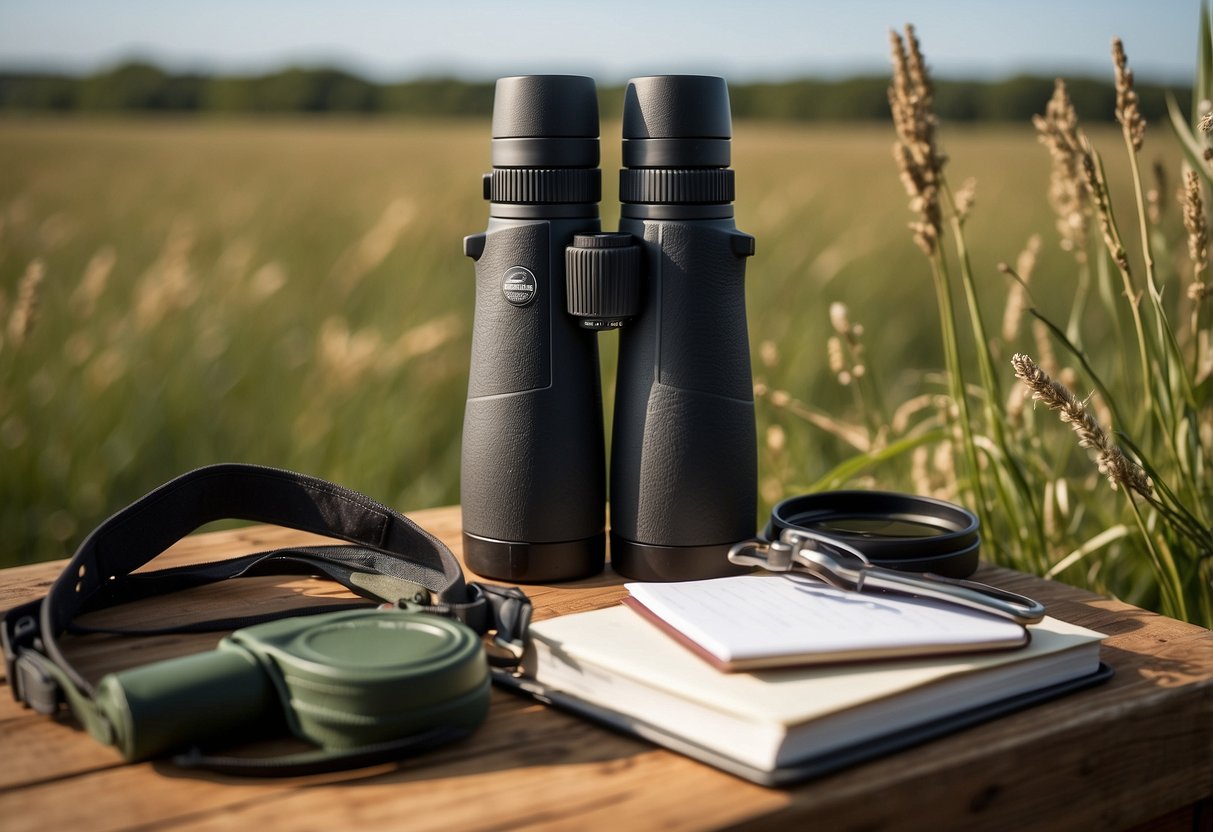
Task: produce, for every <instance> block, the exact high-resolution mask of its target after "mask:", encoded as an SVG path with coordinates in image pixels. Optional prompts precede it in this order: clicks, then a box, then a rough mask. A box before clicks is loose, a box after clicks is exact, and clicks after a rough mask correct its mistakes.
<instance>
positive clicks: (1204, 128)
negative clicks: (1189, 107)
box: [1196, 111, 1213, 133]
mask: <svg viewBox="0 0 1213 832" xmlns="http://www.w3.org/2000/svg"><path fill="white" fill-rule="evenodd" d="M1196 129H1197V130H1199V131H1200V132H1202V133H1213V111H1210V112H1208V113H1205V115H1204V117H1203V118H1202V119H1201V120H1200V123H1199V124H1197V125H1196Z"/></svg>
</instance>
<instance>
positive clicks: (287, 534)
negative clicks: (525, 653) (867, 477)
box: [0, 507, 1213, 832]
mask: <svg viewBox="0 0 1213 832" xmlns="http://www.w3.org/2000/svg"><path fill="white" fill-rule="evenodd" d="M412 517H413V519H415V520H416V521H417V522H418V523H420V524H421V525H422V526H423V527H425V528H427V529H429V530H431V531H432V532H434V533H435V534H437V535H438V536H439V537H441V538H442V539H444V540H445V541H446V542H447V543H448V544H449V545H450V546H451V548H452V549H453V550H454V551H455V552H456V553H457V554H458V553H459V551H460V545H459V537H460V535H459V510H458V507H452V508H441V509H430V510H426V511H418V512H415V513H414V514H413V515H412ZM314 540H316V539H315V538H312V537H311V536H309V535H304V534H301V533H298V532H292V531H288V530H284V529H277V528H272V527H266V526H254V527H249V528H246V529H239V530H235V531H226V532H215V533H211V534H202V535H196V536H194V537H191V538H189V539H187V540H185V541H183V542H181V543H179V544H178V545H176V546H175V547H173V548H172V549H171V550H170V551H169V552H168V553H166V554H165V555H164V556H163V557H161V558H159V559H157V561H155V562H154V563H153V566H154V567H159V566H166V565H170V564H173V563H184V562H187V561H194V560H204V559H207V560H209V559H216V558H220V557H226V556H230V555H234V554H238V553H243V552H249V551H258V550H262V549H266V548H273V547H276V546H280V545H286V544H288V543H291V544H295V543H302V542H313V541H314ZM61 568H62V563H61V562H60V563H46V564H36V565H32V566H23V567H17V568H13V569H7V570H3V571H2V572H0V608H3V609H7V608H8V607H10V606H12V605H14V604H17V603H20V602H22V601H25V600H27V599H31V598H35V597H37V596H39V595H42V594H44V593H45V592H46V589H47V587H48V586H49V584H50V582H51V581H52V580H53V579H54V577H55V576H56V575H57V574H58V572H59V570H60V569H61ZM978 577H979V578H980V579H982V580H985V581H988V582H991V583H995V584H998V585H999V586H1003V587H1006V588H1008V589H1011V590H1014V591H1016V592H1021V593H1025V594H1028V595H1032V596H1035V597H1037V598H1039V599H1041V600H1042V601H1045V602H1046V603H1047V604H1048V605H1049V610H1050V613H1051V614H1052V615H1054V616H1056V617H1059V618H1062V619H1065V620H1067V621H1072V622H1074V623H1076V624H1081V625H1083V626H1086V627H1091V628H1093V629H1096V630H1100V631H1102V632H1104V633H1107V634H1108V636H1109V638H1108V640H1107V641H1106V642H1105V644H1104V647H1103V660H1104V661H1105V662H1107V663H1108V664H1110V665H1112V667H1113V668H1114V669H1115V671H1116V676H1115V678H1114V679H1113V680H1112V681H1111V682H1109V683H1108V684H1106V685H1103V686H1101V687H1098V688H1094V689H1091V690H1087V691H1084V692H1081V693H1077V694H1074V695H1072V696H1069V697H1067V698H1064V699H1062V700H1058V701H1055V702H1052V703H1049V704H1046V705H1042V706H1038V707H1035V708H1032V709H1030V710H1027V711H1023V712H1020V713H1017V714H1014V715H1012V716H1009V717H1005V718H1003V719H1000V720H997V721H996V722H992V723H987V724H985V725H981V726H978V727H976V728H973V729H970V730H967V731H964V732H962V733H959V734H954V735H952V736H950V737H946V738H943V739H940V740H936V741H934V742H931V743H928V744H926V745H922V746H919V747H917V748H915V749H911V750H909V751H906V752H903V753H900V754H897V755H894V756H891V757H887V758H884V759H881V760H877V761H875V762H871V763H868V764H865V765H862V766H859V767H857V768H853V769H850V770H847V771H844V772H841V773H839V774H835V775H833V776H830V777H827V778H825V779H823V780H819V781H816V782H811V783H807V784H804V785H802V786H800V787H798V788H793V789H766V788H762V787H760V786H755V785H753V784H750V783H747V782H745V781H742V780H738V779H736V778H734V777H732V776H730V775H727V774H723V773H721V772H719V771H716V770H715V769H712V768H709V767H707V766H704V765H701V764H699V763H695V762H693V761H691V760H689V759H686V758H683V757H680V756H678V755H676V754H674V753H672V752H668V751H665V750H663V749H660V748H656V747H654V746H651V745H648V744H646V743H644V742H641V741H638V740H634V739H630V738H628V737H625V736H621V735H619V734H615V733H612V732H610V731H607V730H605V729H602V728H600V727H597V726H595V725H593V724H590V723H588V722H584V721H582V720H580V719H577V718H575V717H573V716H570V715H568V714H565V713H561V712H559V711H556V710H552V709H549V708H547V707H545V706H543V705H540V704H538V703H536V702H533V701H530V700H528V699H525V698H522V697H519V696H517V695H514V694H511V693H507V692H504V691H500V690H494V692H493V704H492V711H491V714H490V716H489V720H488V722H487V723H486V725H485V726H484V727H483V728H481V729H480V730H479V731H478V732H477V733H476V734H475V735H474V736H473V737H472V738H471V739H470V740H468V741H465V742H463V743H460V744H457V745H454V746H450V747H447V748H444V749H440V750H438V751H436V752H433V753H430V754H428V755H426V756H424V757H420V758H417V759H415V760H413V761H411V762H407V763H403V764H400V765H392V766H380V767H378V768H373V769H367V770H363V771H358V772H352V773H344V774H341V775H327V776H316V777H310V778H297V779H292V780H280V781H270V782H267V781H264V780H246V779H238V778H230V777H221V776H212V775H197V774H186V773H184V772H182V771H180V770H178V769H175V768H174V767H173V766H171V765H169V764H166V763H146V764H141V765H124V764H123V763H122V762H121V760H120V758H119V757H118V755H117V754H116V753H115V752H114V751H113V750H111V749H109V748H105V747H102V746H100V745H99V744H97V743H96V742H94V741H93V740H92V739H91V738H90V737H88V736H87V735H86V734H84V733H83V732H81V731H80V730H79V729H77V728H75V727H73V726H72V724H71V723H70V721H68V720H64V721H56V720H51V719H48V718H47V717H44V716H40V715H37V714H35V713H33V712H31V711H28V710H24V709H22V708H21V706H19V705H17V704H15V703H14V702H13V701H12V699H11V698H10V697H9V696H8V694H7V692H4V694H3V695H2V696H0V760H2V761H3V762H2V764H0V830H4V831H5V832H17V830H23V829H37V830H39V832H48V830H61V829H64V830H68V829H70V830H74V831H75V832H79V831H80V830H92V829H131V828H156V829H164V828H172V829H189V830H203V829H225V830H228V829H259V830H269V829H281V828H290V829H315V830H324V831H325V832H331V831H332V830H339V829H358V830H365V829H369V828H379V827H389V828H400V829H404V828H408V829H440V830H444V831H445V830H452V829H490V828H491V829H500V828H505V827H518V826H526V827H537V828H562V829H568V828H576V829H584V828H591V827H609V828H613V829H625V830H635V829H648V828H654V827H662V828H671V829H684V828H703V827H721V826H732V825H745V826H747V827H772V828H784V829H830V830H833V829H848V828H852V829H853V828H862V829H921V828H927V827H930V828H935V829H972V828H982V829H986V828H989V829H1017V830H1032V832H1036V830H1043V829H1073V830H1088V829H1120V828H1131V827H1134V826H1141V825H1144V828H1148V829H1151V830H1157V829H1193V828H1196V829H1209V828H1213V633H1211V632H1210V631H1208V630H1204V629H1202V628H1200V627H1195V626H1192V625H1190V624H1184V623H1181V622H1178V621H1174V620H1171V619H1168V618H1165V617H1163V616H1160V615H1156V614H1154V613H1151V612H1147V611H1145V610H1141V609H1137V608H1136V607H1131V606H1129V605H1127V604H1122V603H1120V602H1117V601H1112V600H1108V599H1106V598H1101V597H1098V596H1096V595H1092V594H1090V593H1087V592H1083V591H1081V590H1077V589H1073V588H1071V587H1067V586H1064V585H1062V584H1057V583H1051V582H1046V581H1043V580H1040V579H1038V578H1033V577H1029V576H1026V575H1022V574H1019V573H1016V572H1012V571H1010V570H1007V569H999V568H995V567H990V566H983V567H982V570H981V572H980V573H979V575H978ZM621 583H622V581H621V579H620V578H619V577H618V576H616V575H615V574H614V573H613V572H611V571H610V570H608V571H607V572H606V573H605V574H604V575H602V576H600V577H597V578H593V579H590V580H586V581H580V582H577V583H572V584H565V585H561V586H553V587H548V586H533V587H529V588H528V593H529V594H530V596H531V598H532V599H533V600H534V603H535V614H536V618H545V617H549V616H553V615H560V614H562V613H567V612H574V611H578V610H586V609H592V608H596V607H601V606H605V605H608V604H612V603H615V602H616V601H617V600H618V599H619V598H621V597H622V596H623V595H624V590H623V589H622V587H621ZM334 586H335V585H333V584H331V583H328V582H324V581H320V580H314V579H309V578H302V579H289V580H288V579H281V578H252V579H245V580H243V581H240V582H227V583H225V584H222V585H219V586H214V587H208V588H205V589H201V590H192V591H190V592H188V593H182V594H179V595H178V596H177V597H173V598H162V599H157V600H154V601H148V602H141V603H140V604H138V605H130V606H128V607H127V608H123V609H119V610H110V611H107V612H106V613H103V615H106V616H108V618H107V619H106V620H107V622H109V623H112V624H114V625H118V626H120V625H121V624H122V623H123V622H130V623H132V624H134V623H142V624H144V625H146V623H147V621H149V620H153V619H154V620H160V621H163V622H165V623H168V622H173V621H180V620H186V619H188V618H190V617H194V616H202V617H207V616H208V613H209V614H210V615H214V614H215V611H216V608H217V607H218V606H220V605H222V606H223V608H224V609H225V610H229V611H230V610H232V609H234V608H236V607H238V606H239V604H240V603H242V602H243V603H246V604H249V603H252V604H255V605H256V608H258V609H265V608H268V607H269V606H271V605H275V604H283V605H289V604H298V603H299V600H300V596H301V595H304V596H316V597H332V596H335V595H344V590H341V589H340V587H337V588H334ZM98 615H102V614H98ZM215 641H216V636H215V635H191V636H161V637H157V638H139V639H136V638H131V637H114V636H87V637H83V638H80V639H76V640H75V643H74V645H73V650H72V652H73V655H75V656H77V657H78V658H77V659H76V661H77V662H78V663H77V666H78V667H80V668H81V670H82V671H83V672H84V673H85V674H86V675H88V676H90V677H91V678H97V677H99V676H100V675H101V674H102V673H103V672H105V671H109V670H114V669H118V668H121V667H126V666H130V665H134V664H140V663H143V662H147V661H151V660H154V659H158V658H162V657H166V656H169V655H177V654H181V653H186V652H191V651H193V650H200V649H207V648H209V647H211V646H213V645H214V643H215Z"/></svg>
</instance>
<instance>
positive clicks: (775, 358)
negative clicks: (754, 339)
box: [758, 340, 779, 369]
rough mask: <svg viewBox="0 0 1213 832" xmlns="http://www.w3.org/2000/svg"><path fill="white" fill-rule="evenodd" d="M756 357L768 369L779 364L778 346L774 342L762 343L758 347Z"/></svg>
mask: <svg viewBox="0 0 1213 832" xmlns="http://www.w3.org/2000/svg"><path fill="white" fill-rule="evenodd" d="M758 357H759V359H760V360H761V361H762V366H764V367H767V368H768V369H770V368H773V367H775V366H777V365H778V364H779V346H778V345H777V344H776V343H775V342H774V341H769V340H768V341H763V342H762V343H761V344H759V345H758Z"/></svg>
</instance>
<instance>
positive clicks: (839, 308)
mask: <svg viewBox="0 0 1213 832" xmlns="http://www.w3.org/2000/svg"><path fill="white" fill-rule="evenodd" d="M830 326H832V327H834V331H835V332H837V333H838V334H839V335H846V334H847V333H849V332H850V331H851V320H850V317H849V315H848V313H847V305H846V304H845V303H838V302H837V301H835V302H834V303H831V304H830Z"/></svg>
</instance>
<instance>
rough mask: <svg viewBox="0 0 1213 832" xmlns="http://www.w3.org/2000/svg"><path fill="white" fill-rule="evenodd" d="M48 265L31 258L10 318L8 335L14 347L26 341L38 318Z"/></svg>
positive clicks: (18, 288) (19, 286)
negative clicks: (43, 281)
mask: <svg viewBox="0 0 1213 832" xmlns="http://www.w3.org/2000/svg"><path fill="white" fill-rule="evenodd" d="M45 276H46V267H45V266H44V265H43V263H42V260H40V259H37V260H31V261H30V264H29V265H28V266H26V267H25V274H23V275H22V276H21V283H20V284H19V285H18V287H17V299H16V301H15V302H14V303H13V311H12V314H11V315H9V318H8V337H9V341H10V342H11V343H12V345H13V346H14V347H19V346H21V345H22V344H23V343H25V339H26V338H28V337H29V334H30V332H31V331H32V330H33V328H34V324H35V323H36V322H37V320H38V303H39V301H40V300H41V297H42V280H43V278H44V277H45Z"/></svg>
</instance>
